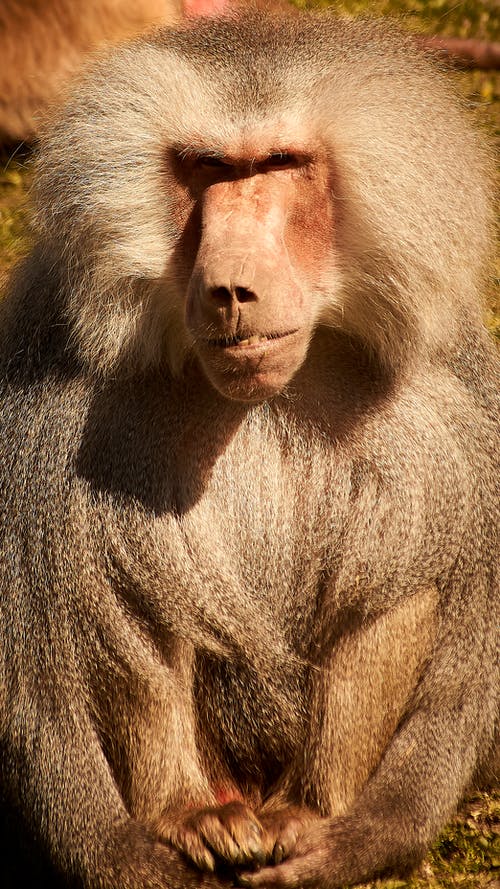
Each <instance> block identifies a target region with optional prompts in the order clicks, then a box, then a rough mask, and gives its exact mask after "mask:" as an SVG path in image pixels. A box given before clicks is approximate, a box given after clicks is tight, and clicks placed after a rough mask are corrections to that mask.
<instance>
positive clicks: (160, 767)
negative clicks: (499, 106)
mask: <svg viewBox="0 0 500 889" xmlns="http://www.w3.org/2000/svg"><path fill="white" fill-rule="evenodd" d="M489 170H490V161H489V157H488V150H486V149H484V147H483V145H482V140H481V138H480V137H479V136H478V135H477V134H476V133H475V132H474V130H473V128H472V127H471V126H470V124H469V122H468V121H467V119H466V117H464V115H463V113H462V110H461V108H460V107H459V104H458V103H457V102H456V100H455V99H454V98H453V96H452V95H450V92H449V89H448V86H447V84H446V82H445V78H444V77H443V76H442V75H441V73H440V72H439V71H438V70H437V69H434V67H433V66H432V64H430V62H429V61H428V60H427V59H426V58H425V56H424V55H422V54H421V53H420V52H419V51H418V49H417V48H416V47H415V45H414V44H413V43H412V41H411V39H410V38H405V37H404V36H403V35H402V34H401V33H400V32H399V31H398V30H397V29H394V28H393V27H387V26H384V25H380V24H378V23H366V22H341V21H338V20H336V19H334V18H333V17H331V16H328V15H326V16H325V15H321V14H306V13H304V14H301V15H294V16H292V17H290V18H287V17H284V16H278V17H273V16H272V15H266V14H264V13H263V12H262V11H260V12H259V13H258V14H255V13H252V12H248V13H247V14H241V15H239V16H236V17H232V18H231V17H227V18H226V17H220V18H218V19H217V18H213V19H210V18H207V19H203V20H200V21H198V22H192V23H189V24H186V25H183V26H180V27H179V28H177V29H175V28H174V29H165V30H162V31H160V32H157V33H156V34H154V35H153V36H150V37H147V38H141V39H139V40H137V41H134V42H133V43H132V44H131V45H129V46H126V47H121V48H119V49H116V50H114V52H113V53H111V55H110V57H109V58H108V59H107V60H103V61H101V62H99V63H98V64H97V66H96V68H95V69H94V70H93V71H92V73H89V74H87V75H85V77H84V78H83V79H82V81H81V82H80V84H79V85H78V87H75V89H74V92H73V94H72V97H71V98H70V99H69V101H68V104H67V105H66V107H65V108H64V109H63V110H61V111H60V112H57V113H56V115H55V117H54V118H53V120H52V122H51V125H50V127H49V128H48V129H47V133H46V135H45V138H44V139H43V141H42V151H41V155H40V159H39V161H38V170H37V177H36V186H35V193H34V201H35V222H34V225H35V232H36V243H35V246H34V247H33V250H32V252H31V254H30V255H29V256H28V258H27V259H26V260H24V261H23V264H22V265H21V267H20V268H19V269H18V270H17V272H16V274H15V277H14V280H13V282H12V285H11V288H10V291H9V294H8V296H7V298H6V299H5V300H4V301H3V303H2V305H1V309H0V311H1V317H0V356H1V357H0V370H1V373H0V377H1V381H2V382H1V414H0V417H1V422H0V491H1V500H0V508H1V518H0V528H1V534H2V558H1V561H0V590H1V597H0V609H1V626H2V637H1V639H2V648H1V659H0V669H1V675H2V681H1V686H0V688H1V708H0V714H1V720H0V725H1V742H0V743H1V756H0V781H1V785H0V786H1V812H2V829H1V836H2V844H3V849H2V858H1V861H2V864H1V865H0V867H1V868H2V886H4V887H5V886H9V887H14V886H15V887H19V886H24V885H32V886H35V885H36V886H43V885H47V886H50V887H54V886H59V885H60V886H64V887H87V889H96V887H97V889H160V887H163V889H190V887H200V886H203V887H207V889H208V887H213V889H216V887H223V886H227V885H230V884H234V881H237V882H238V883H239V884H240V885H246V886H252V887H259V886H262V887H267V889H269V887H295V889H299V887H301V889H304V887H319V889H332V887H338V886H340V885H343V884H352V883H356V882H360V881H362V880H366V879H368V878H372V877H374V876H375V875H378V874H383V873H385V872H389V871H392V872H396V873H405V872H406V871H407V870H408V869H409V868H411V867H412V866H414V865H415V863H416V862H418V861H419V859H420V858H421V856H422V855H423V854H424V852H425V850H426V849H427V847H428V844H429V843H430V842H431V840H432V839H433V837H434V836H435V835H436V833H437V832H438V831H439V830H440V828H441V827H442V825H443V824H444V823H445V821H446V819H447V818H448V817H449V815H450V813H452V812H453V810H454V808H455V806H456V805H457V802H458V801H459V800H460V798H461V796H462V795H463V794H464V792H465V791H466V789H467V787H468V786H470V784H471V782H473V780H474V779H475V776H477V775H478V774H479V772H480V770H481V769H482V768H484V767H486V764H487V763H488V761H489V762H491V761H492V756H493V752H494V746H495V743H494V737H495V727H496V725H497V714H498V697H499V681H498V680H499V672H498V626H499V620H498V618H499V607H498V550H497V536H496V534H497V528H498V513H497V509H498V503H497V494H498V490H497V479H498V416H499V412H498V390H497V388H496V386H497V381H498V367H497V364H496V357H495V353H494V350H493V346H492V344H491V343H490V342H489V339H488V336H487V334H486V331H485V330H484V329H483V327H482V324H481V317H480V314H481V313H480V308H479V295H480V291H481V288H482V286H483V284H484V280H485V275H486V273H487V268H488V259H487V257H488V253H489V251H490V250H491V238H492V234H491V231H492V211H491V208H490V203H489V197H488V195H489V192H490V190H491V186H490V183H491V179H490V172H489Z"/></svg>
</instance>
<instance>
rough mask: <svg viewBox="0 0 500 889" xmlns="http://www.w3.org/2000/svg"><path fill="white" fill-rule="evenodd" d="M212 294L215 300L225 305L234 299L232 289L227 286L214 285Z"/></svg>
mask: <svg viewBox="0 0 500 889" xmlns="http://www.w3.org/2000/svg"><path fill="white" fill-rule="evenodd" d="M210 296H211V297H212V299H213V300H214V301H215V302H217V303H219V304H220V305H223V306H227V305H229V304H230V303H232V301H233V297H232V294H231V291H230V290H228V288H227V287H212V289H211V291H210Z"/></svg>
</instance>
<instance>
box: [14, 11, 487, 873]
mask: <svg viewBox="0 0 500 889" xmlns="http://www.w3.org/2000/svg"><path fill="white" fill-rule="evenodd" d="M295 5H297V6H302V7H308V8H313V7H326V6H333V5H334V4H332V3H329V2H328V0H296V3H295ZM335 8H336V9H337V10H338V11H339V12H340V13H341V14H343V15H358V14H363V15H366V14H368V13H369V14H370V15H395V16H398V17H399V18H401V17H402V16H403V18H404V21H405V23H406V25H407V26H408V28H410V29H412V30H415V31H424V32H428V33H436V34H437V33H439V34H450V35H455V36H460V37H477V38H481V39H496V40H498V39H499V38H500V4H498V2H497V0H465V2H454V0H371V2H367V0H339V2H338V3H336V4H335ZM451 76H452V77H453V78H454V79H455V80H456V83H457V87H458V89H459V90H461V92H462V94H463V95H464V97H465V98H466V101H467V102H468V103H469V104H471V105H472V106H474V107H475V108H476V109H477V114H478V117H479V120H480V121H481V124H482V125H484V126H485V128H486V129H487V130H488V131H489V133H490V135H491V138H492V139H493V140H495V139H496V140H500V73H488V72H481V71H476V72H473V73H453V74H452V75H451ZM29 167H30V157H29V154H27V153H26V152H24V153H23V152H17V153H16V154H14V155H13V154H12V153H11V152H7V153H6V152H4V154H3V155H2V154H1V153H0V287H1V286H2V283H3V280H4V279H5V277H6V274H7V272H8V270H9V269H10V267H11V266H12V265H13V263H14V262H15V261H16V259H17V258H18V257H19V256H20V255H22V253H23V252H24V251H26V249H27V248H28V246H29V236H28V235H27V220H28V216H29V210H28V208H27V193H28V190H29V181H30V171H29ZM495 272H496V274H495ZM499 283H500V263H499V264H497V266H496V270H495V269H494V270H493V271H492V276H491V282H490V287H489V290H488V293H487V294H486V300H487V323H488V326H489V327H490V329H491V330H492V332H496V333H497V335H500V297H499V286H498V285H499ZM371 886H372V887H377V889H455V887H459V889H486V887H488V889H500V792H496V793H490V794H478V795H476V796H475V797H473V798H472V799H470V800H469V801H468V802H467V804H466V805H465V806H464V807H463V808H462V809H461V811H460V812H459V814H458V815H457V817H456V818H455V819H454V820H453V822H452V823H451V824H450V825H449V827H448V828H447V829H446V831H445V832H444V833H443V835H442V837H441V838H440V840H439V841H438V842H437V843H436V845H435V846H434V848H433V850H432V851H431V853H430V854H429V856H428V857H427V859H426V861H425V862H424V864H423V866H422V867H421V868H420V869H419V871H418V873H417V874H415V876H414V877H413V878H412V879H411V880H385V881H380V882H377V883H373V884H371Z"/></svg>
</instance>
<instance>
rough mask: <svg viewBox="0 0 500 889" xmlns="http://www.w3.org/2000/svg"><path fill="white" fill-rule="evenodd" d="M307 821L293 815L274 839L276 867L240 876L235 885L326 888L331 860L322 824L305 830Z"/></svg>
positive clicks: (256, 888) (261, 888) (277, 888)
mask: <svg viewBox="0 0 500 889" xmlns="http://www.w3.org/2000/svg"><path fill="white" fill-rule="evenodd" d="M306 820H307V819H306ZM306 820H302V819H301V816H300V814H298V815H297V814H293V815H292V816H291V818H290V819H289V823H288V825H285V824H283V830H282V832H281V833H280V835H279V837H278V838H277V839H276V845H277V847H278V848H277V854H275V855H274V856H273V860H274V861H275V862H276V864H274V865H272V866H267V867H263V868H261V869H260V870H258V871H256V872H247V871H244V872H242V873H240V874H239V875H238V885H240V886H247V887H251V889H313V887H316V886H323V885H326V882H325V880H326V879H327V878H328V876H329V875H330V874H331V873H332V870H331V868H332V856H331V849H330V848H329V844H328V841H327V838H326V836H325V835H324V823H323V822H321V821H320V820H319V819H318V822H317V823H316V824H309V825H308V826H306ZM315 820H316V819H315ZM266 827H267V825H266ZM287 846H288V849H287V851H285V849H286V847H287ZM281 848H283V851H284V854H282V863H278V862H279V861H280V858H279V856H280V854H281ZM287 856H289V857H287ZM284 858H286V859H287V860H283V859H284Z"/></svg>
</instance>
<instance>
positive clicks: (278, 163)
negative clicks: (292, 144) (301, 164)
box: [265, 151, 295, 167]
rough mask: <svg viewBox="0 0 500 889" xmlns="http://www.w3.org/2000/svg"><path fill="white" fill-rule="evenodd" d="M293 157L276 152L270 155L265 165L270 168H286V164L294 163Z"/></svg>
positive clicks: (285, 153) (282, 152)
mask: <svg viewBox="0 0 500 889" xmlns="http://www.w3.org/2000/svg"><path fill="white" fill-rule="evenodd" d="M294 162H295V157H294V155H293V154H289V153H288V152H287V151H277V152H275V153H274V154H270V155H269V157H268V158H267V161H266V162H265V163H267V164H268V166H270V167H286V166H287V165H288V164H291V163H294Z"/></svg>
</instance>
